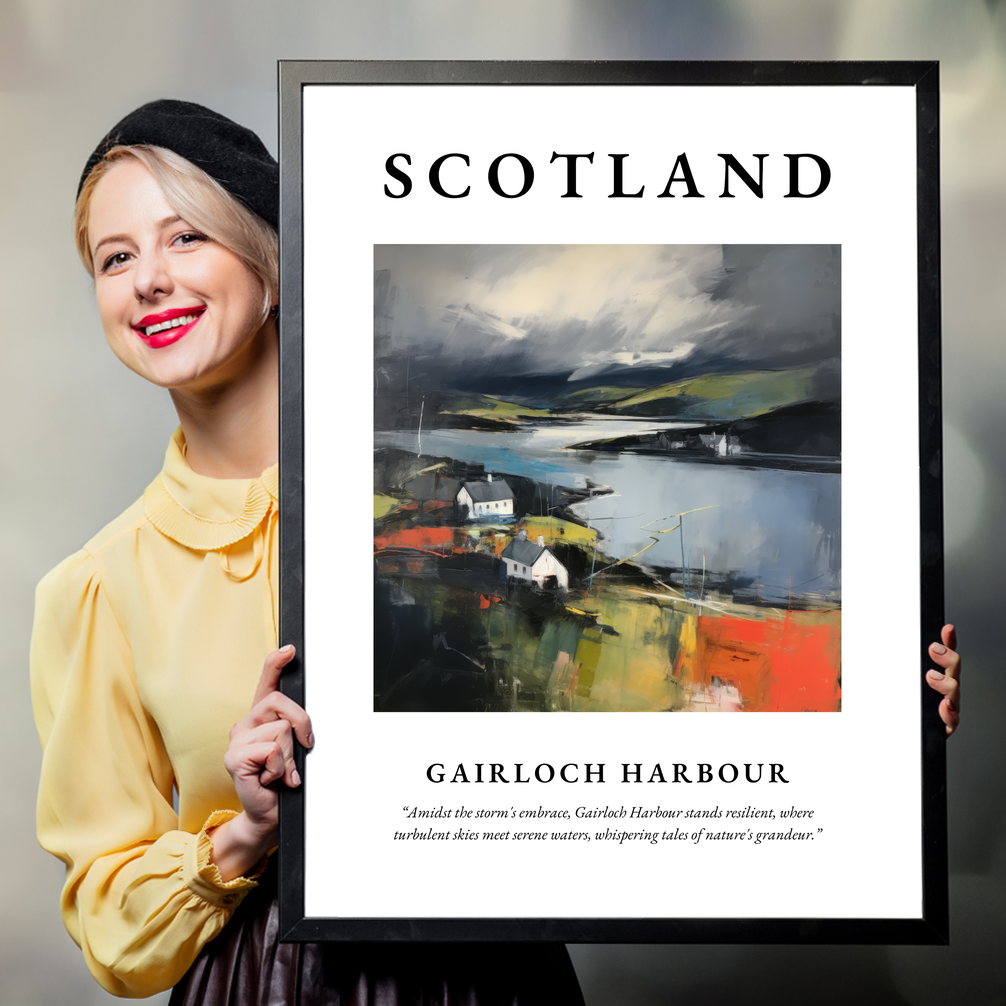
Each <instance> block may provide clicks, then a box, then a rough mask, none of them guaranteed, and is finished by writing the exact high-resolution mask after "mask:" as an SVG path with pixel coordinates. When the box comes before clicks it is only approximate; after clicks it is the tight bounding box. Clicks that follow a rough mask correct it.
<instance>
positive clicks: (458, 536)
mask: <svg viewBox="0 0 1006 1006" xmlns="http://www.w3.org/2000/svg"><path fill="white" fill-rule="evenodd" d="M465 540H466V539H465V534H464V532H463V531H460V533H459V529H458V528H453V527H410V528H405V529H404V530H402V531H392V532H390V533H389V534H378V535H374V551H375V552H381V551H383V550H384V549H386V548H419V549H423V550H425V551H432V552H461V551H463V548H462V546H463V545H464V542H465Z"/></svg>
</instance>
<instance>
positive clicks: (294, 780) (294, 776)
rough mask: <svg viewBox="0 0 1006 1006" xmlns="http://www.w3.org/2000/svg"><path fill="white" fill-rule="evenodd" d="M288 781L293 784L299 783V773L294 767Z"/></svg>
mask: <svg viewBox="0 0 1006 1006" xmlns="http://www.w3.org/2000/svg"><path fill="white" fill-rule="evenodd" d="M290 781H291V782H292V783H293V784H294V786H299V785H300V773H299V772H298V771H297V770H296V769H294V770H293V772H291V773H290Z"/></svg>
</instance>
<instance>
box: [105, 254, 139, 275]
mask: <svg viewBox="0 0 1006 1006" xmlns="http://www.w3.org/2000/svg"><path fill="white" fill-rule="evenodd" d="M131 257H132V256H131V255H130V254H129V252H124V251H120V252H114V253H113V254H111V255H109V256H108V258H106V259H105V261H104V262H102V264H101V271H102V272H103V273H107V272H117V271H118V270H119V269H120V268H121V267H122V266H124V265H125V264H126V263H127V262H128V261H129V260H130V258H131Z"/></svg>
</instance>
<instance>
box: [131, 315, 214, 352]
mask: <svg viewBox="0 0 1006 1006" xmlns="http://www.w3.org/2000/svg"><path fill="white" fill-rule="evenodd" d="M205 310H206V308H205V306H203V305H199V306H196V307H173V308H171V309H170V310H168V311H159V312H158V313H157V314H148V315H146V316H144V317H143V318H141V319H140V320H139V321H138V322H136V323H135V324H134V325H133V331H134V332H135V333H136V334H137V335H138V336H139V337H140V338H141V339H142V340H143V341H144V342H145V343H146V344H147V345H148V346H149V347H150V348H151V349H161V348H162V347H164V346H170V345H171V344H172V343H173V342H178V340H179V339H181V338H182V337H183V336H184V335H187V334H188V332H189V331H190V330H191V328H192V326H193V325H195V324H196V322H198V321H199V319H200V318H201V317H202V314H203V311H205ZM181 319H189V320H188V321H185V322H184V323H181V324H179V322H180V320H181ZM151 329H153V331H151ZM148 333H149V334H148Z"/></svg>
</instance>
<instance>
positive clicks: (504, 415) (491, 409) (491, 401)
mask: <svg viewBox="0 0 1006 1006" xmlns="http://www.w3.org/2000/svg"><path fill="white" fill-rule="evenodd" d="M440 412H441V414H443V415H447V416H474V417H476V418H477V419H496V420H499V421H500V422H504V423H520V422H523V421H524V420H525V419H541V418H544V417H547V416H549V415H551V413H550V412H549V411H548V409H536V408H535V407H534V406H531V405H521V404H519V403H518V402H508V401H506V400H505V399H502V398H492V397H490V396H489V395H476V396H472V397H470V398H455V399H454V400H453V401H451V402H450V403H449V404H447V405H444V406H442V407H441V408H440Z"/></svg>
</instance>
